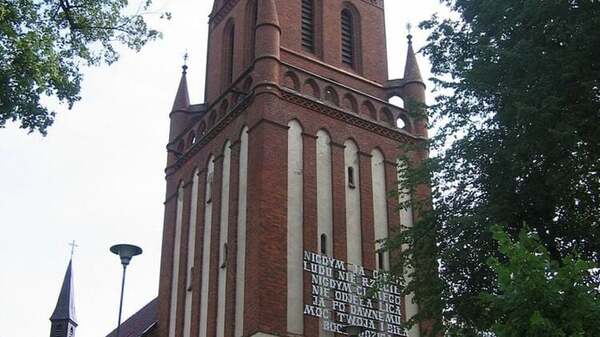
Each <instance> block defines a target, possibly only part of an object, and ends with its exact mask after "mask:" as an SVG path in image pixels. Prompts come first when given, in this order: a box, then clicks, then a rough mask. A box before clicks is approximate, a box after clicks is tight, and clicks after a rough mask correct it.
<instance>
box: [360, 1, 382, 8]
mask: <svg viewBox="0 0 600 337" xmlns="http://www.w3.org/2000/svg"><path fill="white" fill-rule="evenodd" d="M362 2H366V3H368V4H369V5H373V6H375V7H377V8H381V9H383V0H362Z"/></svg>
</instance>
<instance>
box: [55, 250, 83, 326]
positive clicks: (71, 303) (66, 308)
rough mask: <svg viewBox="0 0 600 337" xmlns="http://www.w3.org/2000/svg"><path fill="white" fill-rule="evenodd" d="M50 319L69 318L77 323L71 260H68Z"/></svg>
mask: <svg viewBox="0 0 600 337" xmlns="http://www.w3.org/2000/svg"><path fill="white" fill-rule="evenodd" d="M50 320H51V321H59V320H70V321H71V322H73V323H75V324H77V318H76V316H75V295H74V292H73V261H72V260H71V261H69V266H68V267H67V272H66V273H65V279H64V281H63V284H62V288H61V289H60V295H59V296H58V302H56V308H55V309H54V313H53V314H52V316H51V317H50Z"/></svg>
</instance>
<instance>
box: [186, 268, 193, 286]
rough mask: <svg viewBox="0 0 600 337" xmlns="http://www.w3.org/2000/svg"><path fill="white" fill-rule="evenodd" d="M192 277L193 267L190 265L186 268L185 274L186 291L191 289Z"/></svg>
mask: <svg viewBox="0 0 600 337" xmlns="http://www.w3.org/2000/svg"><path fill="white" fill-rule="evenodd" d="M193 277H194V267H191V268H190V269H189V270H188V275H187V282H186V283H187V285H186V289H187V291H192V286H193V281H192V280H193Z"/></svg>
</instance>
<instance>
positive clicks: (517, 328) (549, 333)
mask: <svg viewBox="0 0 600 337" xmlns="http://www.w3.org/2000/svg"><path fill="white" fill-rule="evenodd" d="M493 232H494V239H496V240H497V241H498V244H499V251H500V253H501V254H502V255H503V256H502V258H501V259H500V258H491V259H490V261H489V265H490V266H491V267H492V269H493V271H494V272H495V274H496V275H497V277H498V291H497V292H496V293H492V294H484V295H482V302H483V304H484V305H485V306H486V307H487V308H488V311H489V312H488V314H489V316H490V317H493V318H494V319H493V320H492V322H491V323H492V326H491V330H492V332H493V333H494V334H495V335H496V336H497V337H521V336H528V337H567V336H569V337H584V336H590V337H591V336H600V325H598V322H600V296H599V294H598V291H597V289H594V288H593V287H591V286H590V285H589V284H588V282H586V280H587V279H588V276H589V270H591V269H592V268H593V267H594V265H593V264H592V263H590V262H588V261H585V260H582V259H580V258H578V257H576V256H573V255H567V256H566V257H565V258H564V259H563V261H562V263H558V262H557V261H555V260H553V259H552V258H551V257H550V254H549V253H548V250H546V248H545V247H544V245H543V244H542V243H541V242H540V239H539V237H538V236H537V235H535V234H532V233H530V231H529V230H528V229H524V230H523V231H522V232H521V234H520V236H519V240H518V241H514V242H513V241H512V240H511V239H510V237H509V236H508V235H507V234H506V233H505V232H504V231H503V230H502V229H501V228H500V227H495V228H494V230H493Z"/></svg>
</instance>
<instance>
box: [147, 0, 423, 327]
mask: <svg viewBox="0 0 600 337" xmlns="http://www.w3.org/2000/svg"><path fill="white" fill-rule="evenodd" d="M384 17H385V16H384V1H383V0H215V1H214V5H213V9H212V13H210V21H209V26H210V28H209V36H208V56H207V57H208V59H207V77H206V92H205V102H204V103H201V104H192V103H191V102H190V99H189V95H188V87H187V79H186V72H187V67H184V69H183V74H182V78H181V82H180V84H179V88H178V91H177V94H176V98H175V102H174V105H173V108H172V111H171V113H170V119H171V123H170V136H169V143H168V145H167V150H168V160H167V168H166V184H167V188H166V199H165V202H164V205H165V213H164V232H163V246H162V261H161V273H160V288H159V296H158V301H157V304H156V305H157V313H156V315H157V321H156V322H152V324H153V325H154V324H155V328H153V331H152V333H151V334H150V335H152V336H158V337H251V336H255V337H271V336H294V337H299V336H306V337H333V336H339V335H342V334H345V333H346V331H347V329H348V327H359V328H360V330H361V331H362V332H361V336H363V337H387V336H410V337H419V336H420V327H414V328H413V329H411V330H410V331H405V330H403V329H402V328H401V327H400V325H401V324H402V322H403V321H405V320H406V319H407V317H408V318H410V317H412V316H413V315H414V314H415V313H416V312H417V311H418V305H417V304H416V303H413V301H412V297H411V296H406V297H405V296H402V295H401V292H400V290H399V289H398V287H396V286H394V284H393V282H392V283H391V284H387V285H385V286H383V287H381V288H380V289H379V291H378V292H377V294H376V295H375V297H370V298H369V296H367V295H368V294H369V293H371V292H370V291H369V290H370V289H372V288H373V287H374V286H375V284H376V283H377V281H378V280H380V279H381V278H383V277H385V271H386V270H387V269H389V266H390V256H389V254H388V253H387V252H381V251H379V246H378V245H379V243H378V242H379V240H382V239H385V238H387V237H388V236H389V235H390V233H392V232H394V231H395V228H396V229H397V228H399V226H400V225H404V226H411V224H412V223H413V216H414V215H413V214H412V211H411V210H410V209H404V210H398V208H399V203H400V202H402V201H406V200H408V199H407V198H410V196H408V195H402V196H400V198H398V197H396V198H395V199H394V198H390V197H389V195H390V194H389V192H390V191H392V190H394V189H396V188H397V185H398V166H399V165H398V158H399V157H400V156H401V155H403V153H402V147H401V145H403V144H414V143H419V142H423V141H426V139H427V121H426V120H425V119H424V118H423V117H415V116H417V115H415V114H411V113H409V111H407V109H405V108H403V107H400V106H397V105H394V104H391V103H389V100H390V98H392V97H400V98H402V99H403V100H404V101H405V102H415V103H425V84H424V82H423V80H422V77H421V74H420V71H419V67H418V65H417V61H416V56H415V53H414V51H413V47H412V42H411V37H410V36H409V39H408V57H407V62H406V70H405V75H404V78H401V79H389V78H388V67H387V52H386V34H385V19H384ZM407 105H408V104H407ZM425 155H426V154H423V153H416V154H411V156H412V158H416V160H417V161H418V160H419V159H423V156H425Z"/></svg>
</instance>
